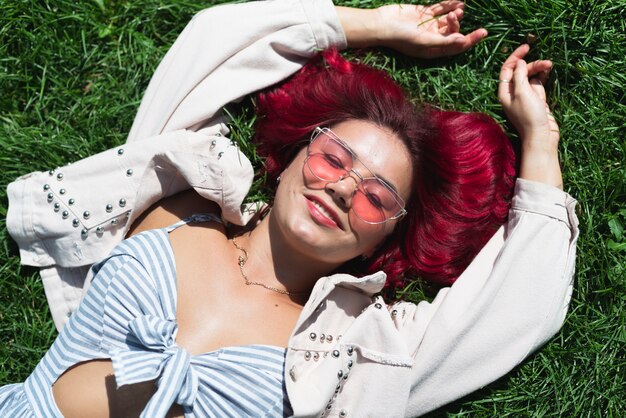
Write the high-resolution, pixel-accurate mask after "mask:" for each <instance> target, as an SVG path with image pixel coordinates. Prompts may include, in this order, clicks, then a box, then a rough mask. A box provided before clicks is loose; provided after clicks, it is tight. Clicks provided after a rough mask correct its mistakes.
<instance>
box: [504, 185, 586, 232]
mask: <svg viewBox="0 0 626 418" xmlns="http://www.w3.org/2000/svg"><path fill="white" fill-rule="evenodd" d="M575 207H576V200H575V199H574V198H572V197H571V196H570V195H569V194H568V193H566V192H564V191H563V190H561V189H559V188H557V187H554V186H550V185H547V184H544V183H539V182H536V181H531V180H525V179H521V178H518V179H517V181H516V183H515V194H514V196H513V202H512V204H511V210H517V211H524V212H533V213H538V214H541V215H546V216H549V217H551V218H554V219H558V220H560V221H562V222H565V223H566V224H569V225H571V226H573V227H576V226H578V219H577V218H576V214H575V211H574V209H575Z"/></svg>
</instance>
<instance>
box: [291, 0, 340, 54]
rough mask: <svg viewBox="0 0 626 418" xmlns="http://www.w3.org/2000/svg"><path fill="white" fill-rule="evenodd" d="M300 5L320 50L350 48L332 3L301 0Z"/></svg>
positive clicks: (319, 0)
mask: <svg viewBox="0 0 626 418" xmlns="http://www.w3.org/2000/svg"><path fill="white" fill-rule="evenodd" d="M300 4H301V5H302V8H303V9H304V13H305V14H306V16H307V19H308V21H309V24H310V25H311V30H312V31H313V36H314V37H315V42H316V44H317V47H318V48H319V49H320V50H325V49H328V48H332V47H335V48H339V49H344V48H346V47H347V46H348V42H347V40H346V35H345V33H344V31H343V27H342V26H341V22H340V21H339V16H338V15H337V10H336V9H335V6H334V4H333V3H332V1H329V0H301V1H300Z"/></svg>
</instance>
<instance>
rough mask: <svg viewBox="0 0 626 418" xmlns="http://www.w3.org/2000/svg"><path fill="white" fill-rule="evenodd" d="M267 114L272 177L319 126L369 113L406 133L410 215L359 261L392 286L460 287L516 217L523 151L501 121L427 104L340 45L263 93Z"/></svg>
mask: <svg viewBox="0 0 626 418" xmlns="http://www.w3.org/2000/svg"><path fill="white" fill-rule="evenodd" d="M257 113H258V116H259V117H258V119H257V122H256V137H255V139H256V142H257V143H258V152H259V154H260V155H262V156H264V157H265V169H266V171H267V173H268V178H269V179H275V178H276V177H278V175H279V174H280V173H281V172H282V171H283V169H284V168H285V167H286V166H287V165H288V164H289V162H290V161H291V159H292V158H293V157H294V156H295V154H296V153H297V152H298V150H299V149H301V148H302V147H303V146H304V145H305V144H306V143H307V139H308V137H309V136H310V134H311V132H312V131H313V130H314V129H315V128H316V127H317V126H328V127H330V126H332V125H333V124H335V123H338V122H341V121H345V120H350V119H358V120H366V121H370V122H373V123H375V124H377V125H379V126H380V127H383V128H387V129H389V130H391V131H392V132H393V133H394V134H396V135H397V136H398V137H399V138H401V139H402V141H403V142H404V144H405V145H406V147H407V149H408V150H409V153H410V154H411V158H412V162H413V173H412V186H413V190H412V193H411V197H410V199H409V201H408V202H407V205H406V210H407V212H408V214H407V215H406V216H405V217H404V218H402V219H401V220H400V222H399V223H398V225H397V227H396V228H395V230H394V232H393V233H392V234H391V235H390V236H389V237H388V238H387V239H386V240H385V242H384V243H383V244H382V245H381V246H380V247H379V248H378V250H377V251H376V252H375V254H374V255H373V256H372V257H370V258H369V259H368V260H366V261H364V262H356V261H355V262H353V263H351V264H352V266H353V267H354V266H356V265H358V267H359V270H360V271H361V273H368V272H373V271H377V270H383V271H385V273H387V283H388V285H391V286H398V285H400V284H402V283H403V279H404V278H406V277H408V276H409V275H411V274H417V275H418V276H420V277H422V278H424V279H425V280H428V281H430V282H432V283H435V284H439V285H449V284H452V283H453V282H454V280H456V278H457V277H458V276H459V275H460V274H461V272H463V270H464V269H465V268H466V267H467V266H468V265H469V263H470V262H471V261H472V259H473V258H474V257H475V256H476V254H477V253H478V252H479V251H480V249H481V248H482V247H483V246H484V245H485V243H486V242H487V241H488V240H489V238H490V237H491V236H492V235H493V233H494V232H495V230H496V229H497V228H498V227H499V226H500V225H502V224H503V223H504V221H505V220H506V217H507V214H508V210H509V206H510V198H511V194H512V190H513V184H514V179H515V169H514V166H515V158H514V153H513V150H512V147H511V144H510V141H509V139H508V138H507V137H506V135H505V134H504V132H503V131H502V129H501V127H500V126H499V125H498V124H497V123H496V122H495V121H494V120H493V119H491V118H490V117H488V116H486V115H483V114H478V113H469V114H467V113H460V112H446V111H440V110H435V109H429V108H419V107H417V106H415V105H414V104H412V103H411V101H410V100H409V98H408V96H407V94H406V93H405V92H404V90H403V89H402V88H401V87H400V86H398V85H397V84H396V83H395V82H394V81H393V80H392V79H391V78H390V77H389V75H388V74H387V73H385V72H383V71H380V70H376V69H374V68H372V67H369V66H367V65H364V64H360V63H356V62H351V61H347V60H345V59H344V58H343V57H342V56H341V55H340V54H339V52H337V51H336V50H328V51H325V52H324V53H322V54H319V55H318V56H317V57H316V58H314V59H313V60H311V61H310V62H309V63H308V64H307V65H305V66H304V67H303V68H302V69H301V70H300V71H299V72H298V73H296V74H295V75H294V76H293V77H291V78H289V79H288V80H286V81H285V82H283V83H281V84H279V85H277V86H275V87H273V88H271V89H270V90H268V91H266V92H263V93H261V94H260V95H259V98H258V106H257ZM269 181H270V182H271V181H273V180H269ZM269 186H271V187H273V186H275V183H273V184H270V185H269Z"/></svg>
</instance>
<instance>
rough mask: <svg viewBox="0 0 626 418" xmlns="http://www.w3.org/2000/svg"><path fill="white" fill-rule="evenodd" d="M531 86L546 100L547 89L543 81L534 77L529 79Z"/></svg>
mask: <svg viewBox="0 0 626 418" xmlns="http://www.w3.org/2000/svg"><path fill="white" fill-rule="evenodd" d="M528 82H529V84H530V87H531V88H532V90H533V91H534V92H535V94H536V95H537V96H539V98H540V99H541V100H543V101H544V102H545V101H546V90H545V89H544V88H543V82H542V81H541V80H540V79H539V78H537V77H533V78H531V79H530V80H529V81H528Z"/></svg>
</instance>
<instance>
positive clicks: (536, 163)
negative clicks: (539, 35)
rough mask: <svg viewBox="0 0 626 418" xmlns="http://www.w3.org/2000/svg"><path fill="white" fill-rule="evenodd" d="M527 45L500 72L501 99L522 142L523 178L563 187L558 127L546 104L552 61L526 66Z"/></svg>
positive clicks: (521, 171)
mask: <svg viewBox="0 0 626 418" xmlns="http://www.w3.org/2000/svg"><path fill="white" fill-rule="evenodd" d="M529 50H530V47H529V46H528V45H522V46H520V47H519V48H517V49H516V50H515V51H513V53H512V54H511V55H510V56H509V58H507V60H506V61H505V62H504V64H503V65H502V69H501V70H500V80H499V85H498V98H499V99H500V103H502V107H503V108H504V112H505V113H506V115H507V117H508V118H509V120H510V121H511V123H512V124H513V126H515V129H517V131H518V133H519V135H520V139H521V140H522V161H521V165H520V177H521V178H525V179H528V180H535V181H539V182H542V183H547V184H550V185H553V186H556V187H559V188H563V180H562V178H561V168H560V165H559V160H558V144H559V126H558V125H557V123H556V120H555V119H554V116H553V115H552V112H550V108H549V107H548V104H547V103H546V91H545V89H544V87H543V84H544V83H545V82H546V80H547V79H548V75H549V74H550V69H551V68H552V62H551V61H548V60H540V61H534V62H531V63H526V61H524V57H525V56H526V54H527V53H528V51H529Z"/></svg>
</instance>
